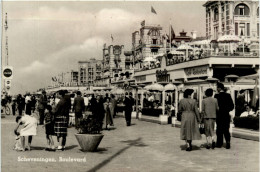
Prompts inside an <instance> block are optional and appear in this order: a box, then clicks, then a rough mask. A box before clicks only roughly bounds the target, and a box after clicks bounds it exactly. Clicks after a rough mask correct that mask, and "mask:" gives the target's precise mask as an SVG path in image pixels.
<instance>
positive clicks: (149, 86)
mask: <svg viewBox="0 0 260 172" xmlns="http://www.w3.org/2000/svg"><path fill="white" fill-rule="evenodd" d="M151 86H152V85H147V86H145V87H144V89H146V90H150V88H151Z"/></svg>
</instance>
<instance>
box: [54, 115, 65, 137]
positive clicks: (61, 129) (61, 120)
mask: <svg viewBox="0 0 260 172" xmlns="http://www.w3.org/2000/svg"><path fill="white" fill-rule="evenodd" d="M67 128H68V120H67V117H65V116H57V117H56V118H55V124H54V131H55V134H56V135H57V136H58V137H61V136H67Z"/></svg>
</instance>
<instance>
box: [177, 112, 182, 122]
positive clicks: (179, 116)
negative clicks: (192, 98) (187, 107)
mask: <svg viewBox="0 0 260 172" xmlns="http://www.w3.org/2000/svg"><path fill="white" fill-rule="evenodd" d="M181 114H182V113H181V112H178V113H177V120H178V121H181Z"/></svg>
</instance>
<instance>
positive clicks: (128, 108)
mask: <svg viewBox="0 0 260 172" xmlns="http://www.w3.org/2000/svg"><path fill="white" fill-rule="evenodd" d="M124 105H125V120H126V125H127V126H130V125H131V114H132V111H133V100H131V99H130V98H129V96H128V93H127V92H126V93H125V100H124Z"/></svg>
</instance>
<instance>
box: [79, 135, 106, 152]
mask: <svg viewBox="0 0 260 172" xmlns="http://www.w3.org/2000/svg"><path fill="white" fill-rule="evenodd" d="M75 136H76V138H77V140H78V142H79V145H80V147H81V149H82V151H84V152H94V151H96V150H97V147H98V145H99V144H100V142H101V140H102V139H103V137H104V135H103V134H75Z"/></svg>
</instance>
